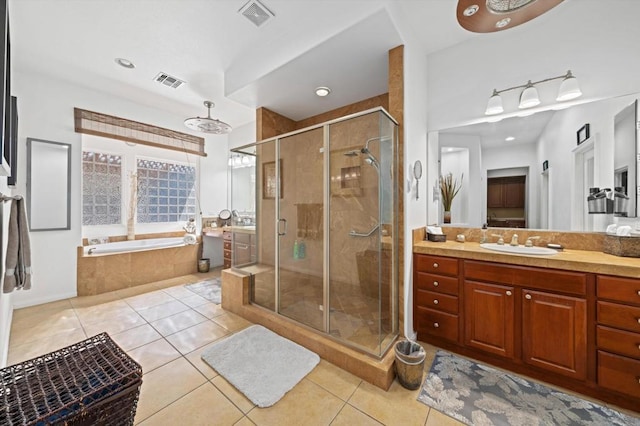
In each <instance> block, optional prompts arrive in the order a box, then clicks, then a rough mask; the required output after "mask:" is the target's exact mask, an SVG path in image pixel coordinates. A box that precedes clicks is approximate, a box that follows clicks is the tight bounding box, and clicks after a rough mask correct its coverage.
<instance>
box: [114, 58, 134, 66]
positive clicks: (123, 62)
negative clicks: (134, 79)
mask: <svg viewBox="0 0 640 426" xmlns="http://www.w3.org/2000/svg"><path fill="white" fill-rule="evenodd" d="M115 61H116V64H118V65H120V66H121V67H125V68H129V69H133V68H135V67H136V65H135V64H134V63H133V62H131V61H130V60H128V59H125V58H116V59H115Z"/></svg>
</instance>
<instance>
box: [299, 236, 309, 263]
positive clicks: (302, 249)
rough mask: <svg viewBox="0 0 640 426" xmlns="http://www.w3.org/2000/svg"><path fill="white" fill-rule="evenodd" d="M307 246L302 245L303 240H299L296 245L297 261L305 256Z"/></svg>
mask: <svg viewBox="0 0 640 426" xmlns="http://www.w3.org/2000/svg"><path fill="white" fill-rule="evenodd" d="M306 252H307V245H306V244H305V243H304V240H300V242H299V243H298V259H304V257H305V256H306V255H307V253H306Z"/></svg>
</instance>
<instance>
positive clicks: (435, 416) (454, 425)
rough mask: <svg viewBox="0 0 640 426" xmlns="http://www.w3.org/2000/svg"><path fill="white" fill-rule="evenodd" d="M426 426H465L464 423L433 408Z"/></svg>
mask: <svg viewBox="0 0 640 426" xmlns="http://www.w3.org/2000/svg"><path fill="white" fill-rule="evenodd" d="M425 426H464V423H462V422H459V421H458V420H456V419H454V418H452V417H449V416H447V415H446V414H442V413H441V412H440V411H438V410H434V409H433V408H432V409H431V410H430V411H429V417H427V423H426V424H425Z"/></svg>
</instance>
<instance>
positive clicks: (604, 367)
mask: <svg viewBox="0 0 640 426" xmlns="http://www.w3.org/2000/svg"><path fill="white" fill-rule="evenodd" d="M598 384H599V385H600V386H602V387H604V388H608V389H611V390H614V391H616V392H619V393H622V394H625V395H629V396H632V397H635V398H638V397H640V361H637V360H634V359H630V358H627V357H623V356H619V355H613V354H610V353H607V352H603V351H598Z"/></svg>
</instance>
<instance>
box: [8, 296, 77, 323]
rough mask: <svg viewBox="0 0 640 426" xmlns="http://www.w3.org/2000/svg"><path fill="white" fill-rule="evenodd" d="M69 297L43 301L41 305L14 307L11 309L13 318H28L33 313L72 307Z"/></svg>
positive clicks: (15, 319) (16, 319)
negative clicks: (47, 301)
mask: <svg viewBox="0 0 640 426" xmlns="http://www.w3.org/2000/svg"><path fill="white" fill-rule="evenodd" d="M72 308H73V306H71V303H70V302H69V299H64V300H56V301H55V302H49V303H43V304H42V305H36V306H29V307H28V308H20V309H15V310H14V311H13V320H14V321H19V320H20V319H22V318H29V317H31V316H33V315H34V314H42V313H44V312H45V311H64V310H66V309H72Z"/></svg>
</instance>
